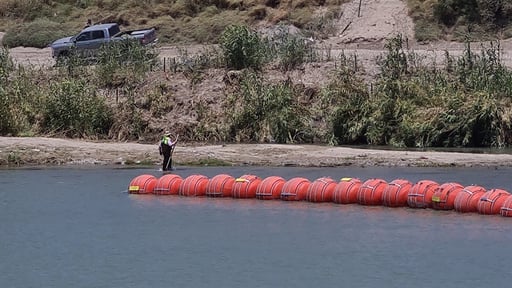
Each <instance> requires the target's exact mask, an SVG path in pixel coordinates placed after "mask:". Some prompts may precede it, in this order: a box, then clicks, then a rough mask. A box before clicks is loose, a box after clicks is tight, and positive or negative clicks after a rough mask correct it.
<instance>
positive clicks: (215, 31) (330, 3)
mask: <svg viewBox="0 0 512 288" xmlns="http://www.w3.org/2000/svg"><path fill="white" fill-rule="evenodd" d="M342 2H345V1H344V0H326V1H317V0H303V1H293V0H283V1H266V0H248V1H247V0H245V1H241V0H208V1H197V0H151V1H139V0H127V1H119V0H79V1H77V0H44V1H42V0H0V31H6V32H7V34H6V35H5V38H4V41H3V43H4V45H6V46H8V47H14V46H33V47H45V46H47V45H48V44H50V43H51V42H52V41H54V40H56V39H58V38H61V37H62V36H64V35H66V36H71V35H72V34H75V33H77V32H78V31H80V30H81V29H82V28H83V27H84V24H85V23H86V21H87V19H91V20H92V22H93V23H107V22H117V23H119V24H121V25H122V28H123V29H130V30H131V29H138V28H144V27H156V28H157V30H158V37H159V41H160V43H167V44H190V43H217V41H218V36H219V35H220V34H221V33H222V31H224V30H225V28H226V27H228V26H230V25H252V24H254V23H257V22H260V21H263V22H267V23H272V24H275V23H284V24H293V25H295V26H297V27H299V28H302V29H306V30H308V31H310V33H317V34H318V36H322V35H325V34H326V33H329V28H330V26H329V24H328V23H329V21H330V19H332V18H333V17H334V16H335V15H336V12H337V11H338V10H339V5H340V4H341V3H342ZM318 7H326V8H327V11H328V13H326V14H325V15H323V16H321V17H313V12H314V10H315V9H314V8H318ZM330 32H331V33H332V31H330Z"/></svg>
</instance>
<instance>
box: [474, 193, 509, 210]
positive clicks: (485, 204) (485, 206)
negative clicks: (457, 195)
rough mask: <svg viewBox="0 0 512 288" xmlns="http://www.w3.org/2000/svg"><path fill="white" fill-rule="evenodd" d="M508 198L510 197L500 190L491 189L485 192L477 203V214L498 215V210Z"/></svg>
mask: <svg viewBox="0 0 512 288" xmlns="http://www.w3.org/2000/svg"><path fill="white" fill-rule="evenodd" d="M508 196H510V193H508V192H507V191H505V190H502V189H492V190H489V191H487V192H485V194H484V195H482V197H480V201H479V202H478V206H477V210H478V213H480V214H489V215H492V214H500V210H501V208H502V207H503V204H505V200H506V199H507V198H508Z"/></svg>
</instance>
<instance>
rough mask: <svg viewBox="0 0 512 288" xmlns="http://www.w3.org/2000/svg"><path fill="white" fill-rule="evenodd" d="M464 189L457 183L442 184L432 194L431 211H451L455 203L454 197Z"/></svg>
mask: <svg viewBox="0 0 512 288" xmlns="http://www.w3.org/2000/svg"><path fill="white" fill-rule="evenodd" d="M462 189H464V187H463V186H462V185H460V184H459V183H454V182H449V183H443V184H441V185H440V186H439V187H437V189H436V190H435V191H434V194H432V209H435V210H452V209H453V205H454V203H455V197H457V194H459V193H460V191H462Z"/></svg>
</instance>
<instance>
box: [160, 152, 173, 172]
mask: <svg viewBox="0 0 512 288" xmlns="http://www.w3.org/2000/svg"><path fill="white" fill-rule="evenodd" d="M171 169H172V157H171V153H168V154H167V153H164V161H163V163H162V171H169V170H171Z"/></svg>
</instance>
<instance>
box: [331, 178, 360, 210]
mask: <svg viewBox="0 0 512 288" xmlns="http://www.w3.org/2000/svg"><path fill="white" fill-rule="evenodd" d="M361 185H363V182H361V180H359V179H357V178H341V180H340V182H339V183H338V184H336V187H335V188H334V193H333V195H332V201H333V202H334V203H338V204H353V203H357V192H358V191H359V188H360V187H361Z"/></svg>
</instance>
